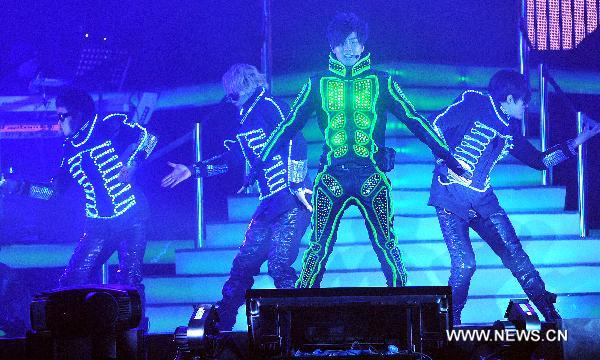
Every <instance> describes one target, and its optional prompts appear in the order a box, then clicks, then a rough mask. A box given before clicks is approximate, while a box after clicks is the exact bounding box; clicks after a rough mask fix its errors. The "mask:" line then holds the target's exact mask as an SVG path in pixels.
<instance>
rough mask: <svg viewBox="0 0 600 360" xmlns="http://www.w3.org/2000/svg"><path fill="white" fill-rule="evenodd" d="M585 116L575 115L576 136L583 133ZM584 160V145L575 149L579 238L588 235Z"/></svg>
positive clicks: (585, 153) (585, 158) (579, 113)
mask: <svg viewBox="0 0 600 360" xmlns="http://www.w3.org/2000/svg"><path fill="white" fill-rule="evenodd" d="M585 117H586V116H585V114H584V113H582V112H581V111H579V112H578V113H577V134H581V132H582V131H583V124H584V123H585ZM586 160H587V145H586V144H585V143H584V144H582V145H579V147H578V148H577V195H578V202H577V204H578V207H579V236H580V237H586V236H587V235H588V226H587V214H586V211H585V198H586V196H585V190H586V189H587V176H586V172H587V170H586V168H587V166H586Z"/></svg>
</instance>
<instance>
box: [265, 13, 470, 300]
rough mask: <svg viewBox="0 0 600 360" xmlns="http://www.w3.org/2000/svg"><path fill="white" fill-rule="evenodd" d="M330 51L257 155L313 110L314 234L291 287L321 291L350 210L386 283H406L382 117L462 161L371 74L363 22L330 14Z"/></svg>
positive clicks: (394, 88) (388, 80) (386, 80)
mask: <svg viewBox="0 0 600 360" xmlns="http://www.w3.org/2000/svg"><path fill="white" fill-rule="evenodd" d="M327 33H328V40H329V44H330V46H331V50H332V52H333V54H330V56H329V70H328V71H326V72H323V73H320V74H317V75H316V76H313V77H311V78H309V80H308V82H307V83H306V84H305V85H304V86H303V87H302V90H301V91H300V93H299V94H298V96H297V98H296V100H295V102H294V104H293V106H292V109H291V111H290V113H289V115H288V116H287V118H286V119H285V121H283V122H282V123H281V124H280V125H279V126H278V128H277V129H276V130H275V131H274V132H273V133H272V135H271V137H270V138H269V140H268V141H267V144H266V146H265V148H264V150H263V152H262V154H261V158H262V160H263V161H264V159H268V158H269V156H270V154H272V153H273V152H274V151H276V149H278V148H279V147H281V146H284V145H285V144H287V143H288V142H289V140H290V139H291V138H292V137H293V136H294V135H295V134H296V133H297V132H298V131H300V130H301V129H302V128H303V127H304V125H305V124H306V121H307V120H308V119H309V118H310V117H311V116H312V114H313V113H315V112H316V114H317V121H318V124H319V127H320V129H321V132H322V133H323V135H324V138H325V145H324V146H323V155H322V156H321V168H320V171H319V173H318V175H317V177H316V179H315V184H314V189H313V194H314V195H313V198H312V202H313V208H314V209H315V211H314V212H313V215H312V225H311V229H312V233H311V237H310V246H309V248H308V249H307V250H306V252H305V253H304V257H303V262H302V273H301V274H300V277H299V279H298V281H297V282H296V287H298V288H307V287H319V284H320V282H321V279H322V277H323V274H324V272H325V265H326V263H327V259H328V257H329V255H330V254H331V251H332V250H333V245H334V243H335V241H336V235H337V229H338V225H339V222H340V219H341V217H342V214H343V213H344V211H345V210H346V209H347V208H348V207H349V206H351V205H356V206H357V207H358V208H359V209H360V211H361V213H362V216H363V217H364V219H365V223H366V227H367V230H368V233H369V237H370V240H371V243H372V245H373V249H374V250H375V253H376V254H377V258H378V259H379V262H380V263H381V268H382V270H383V273H384V275H385V278H386V282H387V285H388V286H394V287H395V286H403V285H405V284H406V270H405V268H404V265H403V263H402V256H401V252H400V249H398V243H397V240H396V237H395V235H394V229H393V221H394V216H393V212H392V209H393V205H392V199H391V191H392V186H391V184H390V181H389V179H388V178H387V176H386V175H385V174H384V173H385V172H387V171H390V170H392V168H393V166H394V154H395V152H394V150H393V149H391V148H386V147H385V128H386V123H387V119H386V113H387V111H391V112H392V113H393V114H394V115H395V116H397V117H398V118H399V119H400V120H401V121H402V122H403V123H404V124H406V126H407V127H408V128H409V129H410V131H412V132H413V133H414V134H415V135H416V136H417V137H418V138H419V139H420V140H421V141H423V142H424V143H426V144H427V145H428V146H429V148H431V150H432V151H433V152H434V154H435V155H436V156H439V157H440V158H441V159H444V160H446V162H447V165H448V166H449V167H450V168H451V169H453V170H454V171H455V173H456V174H457V175H460V174H462V173H463V171H464V170H463V169H462V167H461V166H460V164H459V163H458V162H457V161H456V160H455V159H454V158H453V157H452V156H451V155H450V153H449V152H448V147H447V146H446V144H445V143H444V141H443V140H442V139H440V137H439V136H438V135H437V134H436V133H435V131H433V130H432V127H431V126H430V124H429V123H428V122H427V120H425V119H424V118H423V117H422V116H420V115H419V114H418V113H417V112H416V111H415V109H414V107H413V106H412V105H411V103H410V102H409V101H408V99H407V98H406V97H405V96H404V94H403V93H402V90H401V89H400V86H399V85H398V82H397V81H396V80H395V79H394V78H393V77H392V76H390V75H388V74H386V73H384V72H381V71H376V70H374V69H371V59H370V56H369V54H367V55H364V56H363V52H364V49H365V48H364V43H365V41H366V40H367V24H366V23H365V22H363V21H361V20H360V19H359V18H358V17H357V16H356V15H355V14H352V13H340V14H338V15H336V16H335V17H334V18H333V20H332V21H331V23H330V24H329V27H328V29H327Z"/></svg>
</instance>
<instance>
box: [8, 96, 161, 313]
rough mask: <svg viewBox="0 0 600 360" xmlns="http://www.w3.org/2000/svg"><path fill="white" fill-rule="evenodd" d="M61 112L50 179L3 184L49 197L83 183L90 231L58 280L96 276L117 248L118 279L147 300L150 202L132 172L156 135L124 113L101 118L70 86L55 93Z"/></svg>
mask: <svg viewBox="0 0 600 360" xmlns="http://www.w3.org/2000/svg"><path fill="white" fill-rule="evenodd" d="M56 113H57V114H58V119H59V122H60V129H61V131H62V134H63V135H64V136H65V141H64V143H63V158H62V162H61V165H60V171H59V172H58V174H57V175H56V176H55V177H54V178H53V179H52V182H51V183H50V184H34V183H31V182H27V181H15V180H10V179H9V180H3V181H2V182H3V184H2V188H3V190H5V191H7V192H9V193H16V194H21V195H28V196H31V197H34V198H38V199H43V200H48V199H50V198H53V197H54V196H56V195H57V194H61V193H64V192H65V190H66V189H67V188H68V186H69V185H70V184H72V183H73V182H76V183H77V184H79V186H80V187H81V189H82V190H83V192H84V194H85V209H84V210H85V215H86V225H85V233H84V234H83V236H82V237H81V239H80V241H79V243H78V244H77V247H76V248H75V251H74V253H73V255H72V256H71V259H70V260H69V264H68V265H67V267H66V269H65V271H64V273H63V274H62V276H61V277H60V280H59V285H60V286H61V287H64V286H71V285H80V284H84V283H91V282H92V280H91V276H92V275H93V274H95V273H96V271H97V270H99V269H100V267H101V266H102V264H103V263H105V262H106V261H107V260H108V258H109V257H110V256H111V255H112V253H114V252H115V251H117V252H118V255H119V271H118V282H119V283H121V284H126V285H131V286H133V287H135V288H137V289H138V291H139V292H140V295H141V296H142V301H143V297H144V286H143V285H142V262H143V259H144V251H145V248H146V236H145V227H146V219H147V205H146V204H145V203H146V200H145V198H144V195H143V194H142V192H141V191H140V189H139V187H138V186H137V185H136V184H135V183H134V181H133V175H134V171H135V169H136V167H137V165H138V163H139V162H140V161H143V160H144V159H145V158H146V157H147V156H148V155H149V154H150V153H151V152H152V150H153V149H154V147H155V145H156V141H157V138H156V137H155V136H153V135H151V134H150V133H148V131H146V129H145V128H144V127H142V126H141V125H139V124H136V123H133V122H130V121H129V119H128V117H127V115H125V114H111V115H108V116H106V117H104V118H100V117H99V116H98V115H97V114H95V107H94V101H93V100H92V98H91V96H90V95H89V94H87V93H86V92H84V91H81V90H77V89H67V90H65V91H63V92H62V93H61V94H60V95H59V96H58V97H57V98H56Z"/></svg>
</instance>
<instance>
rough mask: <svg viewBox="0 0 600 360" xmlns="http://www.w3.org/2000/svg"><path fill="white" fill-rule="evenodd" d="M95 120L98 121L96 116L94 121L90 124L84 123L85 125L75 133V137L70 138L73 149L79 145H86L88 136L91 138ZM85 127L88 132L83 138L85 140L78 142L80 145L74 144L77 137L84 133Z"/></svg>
mask: <svg viewBox="0 0 600 360" xmlns="http://www.w3.org/2000/svg"><path fill="white" fill-rule="evenodd" d="M97 120H98V115H97V114H96V116H94V119H93V120H92V121H91V122H90V121H88V122H86V123H85V125H83V126H82V127H81V129H79V130H78V131H77V132H76V133H75V135H73V138H72V140H71V145H73V146H74V147H76V148H77V147H80V146H81V145H83V144H85V143H86V142H87V141H88V140H89V139H90V136H92V133H93V132H94V127H96V121H97ZM86 127H87V128H88V130H87V132H88V133H87V135H86V136H85V138H84V139H83V141H82V142H80V143H77V144H76V143H75V140H76V138H77V137H78V136H81V132H82V131H86Z"/></svg>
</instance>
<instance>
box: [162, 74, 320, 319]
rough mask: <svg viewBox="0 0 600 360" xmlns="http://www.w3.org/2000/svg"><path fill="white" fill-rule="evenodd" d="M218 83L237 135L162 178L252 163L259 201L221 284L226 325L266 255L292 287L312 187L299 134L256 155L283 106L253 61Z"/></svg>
mask: <svg viewBox="0 0 600 360" xmlns="http://www.w3.org/2000/svg"><path fill="white" fill-rule="evenodd" d="M223 87H224V88H225V92H226V94H227V97H228V98H229V100H230V102H232V103H233V104H234V105H236V106H237V107H238V108H240V119H239V122H240V127H239V129H238V131H237V134H236V140H235V141H230V140H228V141H226V142H225V146H226V147H227V151H226V152H225V153H223V154H221V155H218V156H215V157H213V158H211V159H208V160H205V161H202V162H199V163H196V164H193V165H192V166H190V167H187V166H185V165H182V164H173V163H169V165H170V166H172V167H173V168H174V170H173V171H172V172H171V173H170V174H169V175H167V176H166V177H165V178H164V179H163V182H162V185H163V186H171V187H173V186H175V185H177V184H178V183H180V182H181V181H183V180H185V179H187V178H189V177H190V176H191V175H192V174H193V175H194V176H195V177H208V176H214V175H219V174H223V173H225V172H227V171H228V169H229V168H230V167H232V166H233V165H234V164H240V163H242V162H243V161H244V160H245V161H246V163H248V164H250V166H251V172H250V176H249V177H248V179H247V180H246V182H245V186H248V185H250V184H252V183H253V182H254V181H255V180H256V181H257V182H258V190H259V192H260V198H259V199H260V204H259V206H258V208H257V209H256V211H255V212H254V215H252V220H251V221H250V225H249V226H248V229H247V230H246V234H245V238H244V243H243V244H242V246H241V247H240V251H239V253H238V254H237V255H236V257H235V259H234V260H233V265H232V268H231V272H230V276H229V279H227V282H226V283H225V285H224V286H223V291H222V293H223V299H222V300H221V301H220V302H219V303H218V305H219V307H218V313H219V323H218V327H219V328H220V329H221V330H231V329H232V328H233V325H234V324H235V318H236V314H237V312H238V308H239V307H240V306H241V305H242V304H243V303H244V301H245V293H246V290H248V289H250V288H251V287H252V284H253V283H254V276H256V275H258V273H259V272H260V267H261V265H262V264H263V263H264V262H265V261H266V260H268V264H269V270H268V271H269V275H270V276H271V277H272V278H273V280H274V282H275V287H277V288H279V289H286V288H293V287H294V283H295V282H296V279H298V276H297V275H296V271H295V270H294V269H293V268H292V264H293V262H294V261H295V260H296V257H297V256H298V247H299V245H300V240H301V239H302V236H303V235H304V232H305V231H306V228H307V227H308V224H309V221H310V211H309V210H312V208H311V206H310V204H309V203H308V201H307V200H306V194H310V193H311V191H310V190H308V189H307V187H308V186H309V183H310V182H309V181H308V179H307V164H306V142H305V141H304V138H303V137H302V135H301V134H298V135H297V136H296V137H295V138H294V139H292V140H291V141H290V140H288V141H287V142H286V144H285V146H281V147H280V148H278V149H276V150H275V151H273V152H272V153H271V156H270V157H269V158H268V160H267V161H266V162H264V163H263V162H260V161H259V155H260V152H261V150H262V149H263V147H264V146H265V142H266V140H267V137H268V136H269V135H270V134H271V132H272V131H273V129H275V127H276V126H277V125H278V124H279V123H280V122H282V121H283V120H284V115H283V114H284V113H287V110H288V106H287V105H285V104H284V103H283V102H279V101H277V100H275V99H273V98H272V97H270V96H269V94H268V93H267V90H266V89H265V79H264V75H263V74H260V73H259V72H258V70H257V69H256V67H254V66H252V65H247V64H236V65H233V66H232V67H231V68H230V69H229V71H227V73H225V74H224V75H223ZM242 189H243V188H242ZM242 189H240V191H241V190H242Z"/></svg>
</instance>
